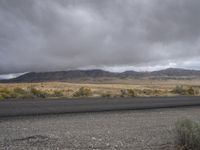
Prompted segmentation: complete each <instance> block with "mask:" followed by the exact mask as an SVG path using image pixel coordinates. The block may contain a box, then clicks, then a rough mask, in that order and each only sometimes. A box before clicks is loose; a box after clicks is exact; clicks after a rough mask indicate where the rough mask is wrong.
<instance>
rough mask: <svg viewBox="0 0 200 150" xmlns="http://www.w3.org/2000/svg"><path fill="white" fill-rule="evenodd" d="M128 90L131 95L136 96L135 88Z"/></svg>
mask: <svg viewBox="0 0 200 150" xmlns="http://www.w3.org/2000/svg"><path fill="white" fill-rule="evenodd" d="M127 91H128V96H129V97H135V96H136V94H135V91H134V90H133V89H128V90H127Z"/></svg>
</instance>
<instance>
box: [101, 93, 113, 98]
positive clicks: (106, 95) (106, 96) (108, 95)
mask: <svg viewBox="0 0 200 150" xmlns="http://www.w3.org/2000/svg"><path fill="white" fill-rule="evenodd" d="M101 97H103V98H110V97H111V94H110V93H103V94H101Z"/></svg>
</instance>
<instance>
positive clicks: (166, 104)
mask: <svg viewBox="0 0 200 150" xmlns="http://www.w3.org/2000/svg"><path fill="white" fill-rule="evenodd" d="M188 106H200V97H151V98H113V99H103V98H96V99H95V98H87V99H63V100H61V99H59V100H46V99H43V100H39V99H38V100H36V99H33V100H28V99H27V100H5V101H1V102H0V117H9V116H24V115H43V114H61V113H81V112H101V111H114V110H116V111H118V110H138V109H155V108H174V107H188Z"/></svg>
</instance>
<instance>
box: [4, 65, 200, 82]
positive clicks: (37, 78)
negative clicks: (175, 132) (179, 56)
mask: <svg viewBox="0 0 200 150" xmlns="http://www.w3.org/2000/svg"><path fill="white" fill-rule="evenodd" d="M99 78H108V79H111V78H112V79H115V78H116V79H127V78H128V79H142V78H151V79H179V78H180V79H183V78H184V79H191V78H200V71H198V70H186V69H177V68H169V69H165V70H160V71H153V72H136V71H125V72H122V73H113V72H108V71H104V70H70V71H58V72H37V73H36V72H30V73H27V74H24V75H21V76H19V77H17V78H14V79H10V80H1V82H47V81H74V80H85V79H94V80H95V79H99Z"/></svg>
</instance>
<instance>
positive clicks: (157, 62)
mask: <svg viewBox="0 0 200 150" xmlns="http://www.w3.org/2000/svg"><path fill="white" fill-rule="evenodd" d="M167 67H181V68H189V69H200V0H0V74H9V73H22V72H30V71H54V70H68V69H80V68H81V69H83V68H86V69H87V68H103V69H107V70H111V71H124V70H127V69H128V70H130V69H135V70H157V69H163V68H167Z"/></svg>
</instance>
